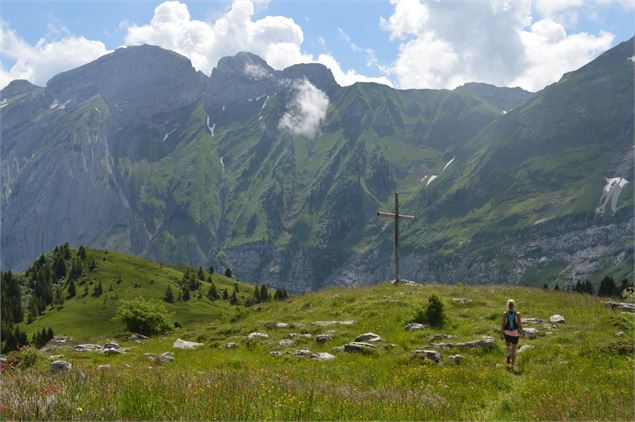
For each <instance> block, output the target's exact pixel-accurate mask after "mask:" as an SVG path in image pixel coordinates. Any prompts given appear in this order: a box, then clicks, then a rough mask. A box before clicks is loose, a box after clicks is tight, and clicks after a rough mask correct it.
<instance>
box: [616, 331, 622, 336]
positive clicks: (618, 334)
mask: <svg viewBox="0 0 635 422" xmlns="http://www.w3.org/2000/svg"><path fill="white" fill-rule="evenodd" d="M615 336H616V337H623V336H624V331H617V332H616V333H615Z"/></svg>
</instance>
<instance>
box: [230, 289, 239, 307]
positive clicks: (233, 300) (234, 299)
mask: <svg viewBox="0 0 635 422" xmlns="http://www.w3.org/2000/svg"><path fill="white" fill-rule="evenodd" d="M229 303H230V304H231V305H238V296H237V295H236V290H234V291H233V292H232V295H231V298H230V299H229Z"/></svg>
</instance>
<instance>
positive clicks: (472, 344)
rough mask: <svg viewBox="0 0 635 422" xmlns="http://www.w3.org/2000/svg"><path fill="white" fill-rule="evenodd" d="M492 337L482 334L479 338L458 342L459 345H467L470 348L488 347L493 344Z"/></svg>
mask: <svg viewBox="0 0 635 422" xmlns="http://www.w3.org/2000/svg"><path fill="white" fill-rule="evenodd" d="M495 344H496V343H495V341H494V337H491V336H483V337H482V338H481V339H480V340H474V341H467V342H465V343H459V346H460V347H467V348H472V349H489V348H491V347H494V345H495Z"/></svg>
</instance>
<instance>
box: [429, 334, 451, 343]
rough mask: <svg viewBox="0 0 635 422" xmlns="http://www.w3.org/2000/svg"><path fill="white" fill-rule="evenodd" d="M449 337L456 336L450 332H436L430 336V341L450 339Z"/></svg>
mask: <svg viewBox="0 0 635 422" xmlns="http://www.w3.org/2000/svg"><path fill="white" fill-rule="evenodd" d="M449 338H454V336H451V335H449V334H435V335H433V336H432V337H430V338H429V339H428V341H429V342H433V341H435V340H441V339H449Z"/></svg>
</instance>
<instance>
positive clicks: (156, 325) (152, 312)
mask: <svg viewBox="0 0 635 422" xmlns="http://www.w3.org/2000/svg"><path fill="white" fill-rule="evenodd" d="M171 317H172V315H171V314H170V313H169V312H168V311H167V309H165V307H164V306H163V305H161V304H160V303H155V302H150V301H147V300H145V299H143V298H137V299H134V300H128V301H122V303H121V306H119V309H117V313H116V314H115V318H114V319H115V320H118V321H122V322H123V323H124V324H126V327H127V328H128V330H129V331H132V332H135V333H139V334H144V335H153V334H161V333H164V332H166V331H169V330H170V328H171V324H170V319H171Z"/></svg>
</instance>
